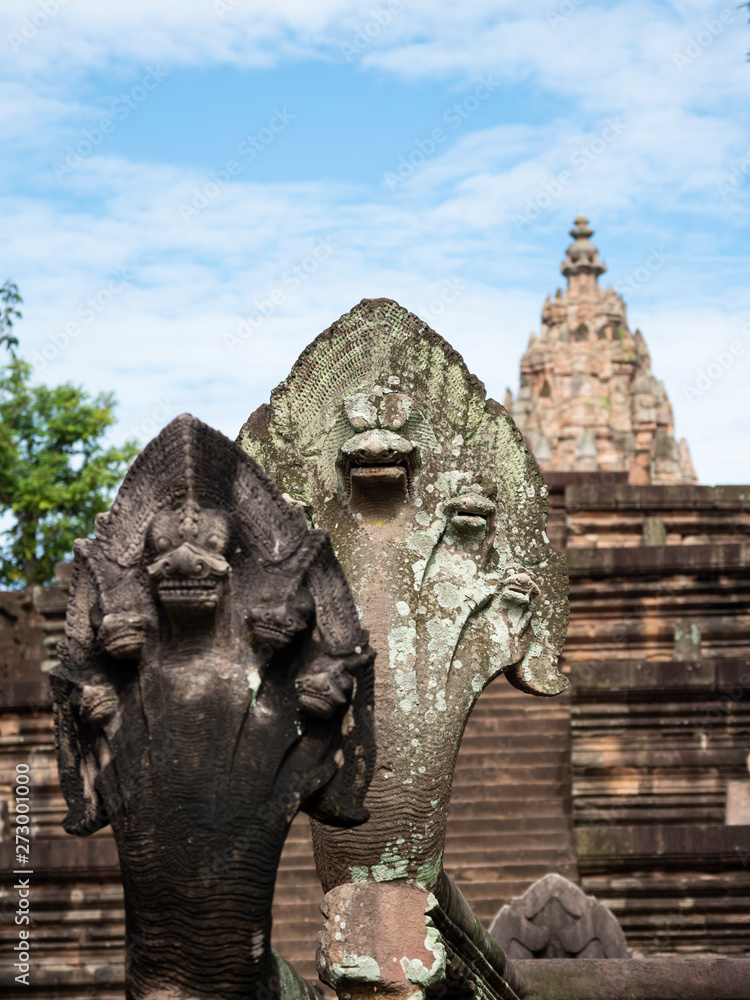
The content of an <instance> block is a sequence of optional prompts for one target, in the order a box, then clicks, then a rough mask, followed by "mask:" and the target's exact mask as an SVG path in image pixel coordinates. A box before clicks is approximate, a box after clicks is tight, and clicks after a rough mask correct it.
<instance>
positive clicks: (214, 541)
mask: <svg viewBox="0 0 750 1000" xmlns="http://www.w3.org/2000/svg"><path fill="white" fill-rule="evenodd" d="M206 544H207V545H208V547H209V549H213V551H214V552H218V551H219V550H220V549H221V539H220V538H219V536H218V535H209V537H208V541H207V542H206Z"/></svg>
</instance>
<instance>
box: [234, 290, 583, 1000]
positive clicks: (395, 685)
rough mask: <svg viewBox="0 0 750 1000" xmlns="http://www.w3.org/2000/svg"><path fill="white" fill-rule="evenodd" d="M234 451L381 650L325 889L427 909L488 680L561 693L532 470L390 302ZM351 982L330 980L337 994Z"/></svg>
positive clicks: (322, 351) (562, 597)
mask: <svg viewBox="0 0 750 1000" xmlns="http://www.w3.org/2000/svg"><path fill="white" fill-rule="evenodd" d="M239 442H240V444H241V445H242V446H243V447H244V448H245V449H246V450H247V451H248V452H249V453H250V454H251V455H252V456H253V457H254V458H256V459H257V460H258V461H259V462H261V463H262V464H263V465H264V466H265V467H266V468H268V469H269V470H271V473H272V475H273V476H274V477H275V479H276V480H277V482H278V483H279V485H280V486H281V488H282V489H284V490H285V491H287V493H288V494H289V495H290V496H291V497H292V498H293V499H294V500H295V501H296V502H297V503H299V504H300V505H301V506H304V508H305V510H306V512H307V515H308V518H309V520H310V523H311V524H314V525H315V526H319V527H325V528H327V529H328V531H329V532H330V535H331V539H332V541H333V544H334V546H335V548H336V552H337V555H338V557H339V559H340V560H341V563H342V566H343V567H344V570H345V572H346V574H347V578H348V579H349V580H350V582H351V585H352V590H353V593H354V598H355V600H356V602H357V606H358V608H359V609H360V612H361V616H362V621H363V624H364V625H366V626H367V628H368V629H369V630H370V634H371V638H372V642H373V645H374V646H375V648H376V649H378V650H380V651H381V655H380V657H379V659H378V661H377V665H376V676H375V693H376V698H375V723H376V742H377V749H378V764H377V771H376V774H375V777H374V779H373V782H372V785H371V787H370V790H369V792H368V796H367V805H368V808H369V809H370V813H371V818H370V820H369V822H368V823H367V825H366V826H365V827H363V828H361V829H360V830H351V831H345V832H342V833H337V834H335V835H334V834H333V832H332V831H330V830H329V829H328V828H327V827H326V826H325V825H322V824H317V825H314V831H313V832H314V841H315V848H316V861H317V864H318V872H319V874H320V877H321V880H322V882H323V886H324V888H325V889H326V890H333V889H334V888H335V887H337V886H338V887H342V886H345V885H346V884H359V883H368V884H369V883H371V882H375V883H385V882H388V883H392V882H395V881H400V880H402V881H404V882H405V883H409V884H411V885H416V886H421V887H423V889H424V890H434V891H436V892H438V890H440V889H441V886H442V885H443V883H444V876H443V873H442V865H441V860H442V852H443V846H444V843H445V824H446V812H447V807H448V802H449V798H450V790H451V784H452V779H453V768H454V764H455V759H456V755H457V752H458V747H459V744H460V741H461V736H462V734H463V730H464V726H465V724H466V720H467V718H468V716H469V713H470V712H471V709H472V706H473V705H474V702H475V700H476V698H477V697H478V696H479V694H480V693H481V691H482V690H483V689H484V687H485V686H486V685H487V684H488V683H489V682H490V681H491V680H492V679H493V678H494V677H496V676H497V675H498V674H500V673H504V674H505V676H506V677H507V678H508V680H509V681H510V682H511V683H512V684H514V685H515V686H517V687H520V688H522V689H523V690H525V691H527V692H529V693H531V694H537V695H554V694H557V693H559V692H561V691H562V690H564V689H565V688H566V687H567V681H566V679H565V678H564V677H563V675H562V674H561V673H560V672H559V671H558V669H557V658H558V655H559V652H560V649H561V647H562V643H563V640H564V637H565V630H566V624H567V613H568V607H567V589H568V588H567V573H566V570H565V567H564V563H563V562H562V560H561V558H560V557H559V556H558V555H557V554H556V553H555V552H554V551H553V550H552V548H551V547H550V544H549V540H548V538H547V536H546V534H545V526H546V518H547V498H546V494H547V491H546V487H545V486H544V483H543V481H542V478H541V475H540V473H539V470H538V468H537V465H536V463H535V461H534V459H533V457H532V455H531V454H530V452H529V451H528V449H527V448H526V446H525V444H524V442H523V439H522V437H521V434H520V433H519V431H518V430H517V428H516V427H515V425H514V423H513V421H512V419H511V417H510V416H509V415H508V414H507V412H506V411H505V409H504V408H503V407H502V406H500V405H499V404H498V403H496V402H494V400H491V399H487V398H486V395H485V391H484V386H483V385H482V383H481V382H480V381H479V380H478V379H477V378H475V377H474V376H473V375H470V374H469V372H468V370H467V368H466V366H465V364H464V362H463V360H462V358H461V357H460V356H459V355H458V354H457V353H456V352H455V351H454V350H453V349H452V348H451V347H450V345H449V344H447V343H446V342H445V341H444V340H443V339H442V338H441V337H439V336H438V335H437V334H436V333H435V332H434V331H433V330H431V329H430V328H429V327H428V326H427V325H426V324H425V323H423V322H422V321H421V320H419V319H418V318H417V317H416V316H414V315H412V314H411V313H409V312H407V311H406V310H405V309H403V308H402V307H401V306H399V305H398V304H397V303H395V302H391V301H389V300H385V299H379V300H365V301H363V302H362V303H361V304H360V305H359V306H357V307H356V308H355V309H354V310H352V312H351V313H348V314H347V315H345V316H343V317H342V318H341V319H340V320H339V321H338V322H337V323H335V324H334V325H333V326H332V327H331V328H330V329H329V330H326V331H325V332H324V333H322V334H321V335H320V336H319V337H318V338H317V339H316V340H315V341H314V342H313V343H312V344H311V345H310V346H309V347H308V348H306V350H305V351H304V352H303V353H302V355H301V356H300V358H299V360H298V361H297V363H296V364H295V365H294V367H293V369H292V372H291V374H290V375H289V376H288V378H287V379H286V380H285V381H284V382H282V383H281V385H279V386H278V387H277V388H276V389H275V390H274V392H273V393H272V395H271V402H270V405H265V406H262V407H260V409H258V410H257V411H256V412H255V413H253V414H252V416H251V417H250V418H249V420H248V421H247V423H246V424H245V426H244V427H243V428H242V431H241V433H240V437H239ZM368 898H369V897H368ZM419 905H421V906H422V909H424V904H423V902H420V903H419ZM332 912H333V911H332ZM339 916H340V914H339ZM331 919H333V917H331ZM342 919H343V917H342ZM422 923H424V920H422ZM334 937H335V936H332V937H331V938H330V941H329V942H328V943H329V944H331V947H334V946H333V944H332V942H333V940H334ZM341 940H342V942H343V943H342V944H341V946H340V947H341V949H343V951H345V952H346V949H347V948H350V951H349V952H348V954H350V955H353V954H355V953H356V949H354V946H353V942H352V940H351V939H350V938H348V937H347V935H342V939H341ZM326 947H327V946H326ZM326 947H324V948H323V953H324V954H323V965H324V968H326V969H327V970H328V971H327V974H328V976H329V978H331V979H332V981H333V980H334V979H335V978H336V977H335V976H334V975H333V974H332V973H331V969H332V968H333V965H334V964H335V963H334V962H333V961H332V960H327V959H326V957H325V952H326ZM336 947H338V946H336ZM329 958H330V956H329ZM400 958H401V956H399V959H400ZM436 961H437V959H436ZM388 964H389V967H390V964H391V959H390V958H389V959H388ZM397 964H398V963H397ZM407 964H408V963H407ZM438 964H439V963H438ZM399 968H400V967H399ZM381 971H382V970H381ZM397 971H398V970H397ZM355 973H356V970H355V972H353V973H351V975H349V974H344V973H341V977H342V978H340V980H339V983H338V985H339V987H340V989H341V990H343V991H345V992H351V989H350V986H351V985H352V982H353V981H354V980H355V979H356V974H355ZM399 975H401V973H400V971H399ZM439 975H440V973H439V970H438V971H436V972H435V976H439ZM347 976H348V978H347ZM428 978H429V977H428ZM350 980H351V982H350ZM412 985H413V984H412ZM427 985H429V983H428V984H427ZM386 986H387V983H381V987H380V988H386ZM392 986H393V984H391V986H388V987H387V988H388V989H390V988H392ZM422 986H424V984H422ZM422 986H420V987H419V989H422ZM353 988H354V987H352V989H353ZM404 988H405V989H407V990H408V988H409V986H408V984H406V985H405V986H404ZM414 988H415V990H416V989H417V986H415V987H414ZM424 988H425V989H426V988H427V987H426V986H424Z"/></svg>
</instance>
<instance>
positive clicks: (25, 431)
mask: <svg viewBox="0 0 750 1000" xmlns="http://www.w3.org/2000/svg"><path fill="white" fill-rule="evenodd" d="M10 346H12V345H10ZM31 374H32V370H31V365H29V364H28V362H26V361H23V360H21V359H20V358H16V357H12V358H11V359H10V361H9V363H8V364H7V365H6V366H5V367H4V368H3V369H0V513H1V514H5V515H8V514H9V515H11V517H12V519H13V521H14V523H13V525H12V527H11V528H9V529H8V530H7V531H5V532H3V533H2V535H0V538H2V539H4V541H3V542H2V543H0V584H3V585H5V586H11V587H18V586H23V585H26V586H29V585H31V584H35V583H47V582H49V581H51V580H52V579H53V577H54V565H55V563H56V562H59V561H60V560H61V559H65V558H69V557H70V555H71V553H72V551H73V542H74V541H75V539H76V538H83V537H85V536H87V535H90V534H91V533H92V531H93V527H94V520H95V518H96V515H97V514H98V513H99V512H100V511H103V510H106V509H107V508H108V507H109V506H110V503H111V497H112V493H113V491H114V489H115V487H117V486H118V485H119V483H120V481H121V480H122V477H123V475H124V474H125V471H126V470H127V467H128V466H129V465H130V463H131V462H132V461H133V459H134V458H135V456H136V455H137V454H138V450H139V449H138V446H137V444H136V443H135V442H134V441H128V442H127V443H126V444H125V445H123V447H122V448H105V447H104V445H103V443H102V438H103V436H104V434H105V432H106V430H107V428H108V427H111V426H112V424H113V423H114V422H115V418H114V416H113V408H114V405H115V402H114V398H113V396H112V394H111V393H100V394H99V395H98V396H96V397H94V398H92V397H90V396H89V395H88V394H87V393H86V392H84V391H83V389H81V388H79V387H77V386H74V385H71V384H69V383H66V384H65V385H60V386H56V387H54V388H52V387H50V386H46V385H38V386H37V385H31Z"/></svg>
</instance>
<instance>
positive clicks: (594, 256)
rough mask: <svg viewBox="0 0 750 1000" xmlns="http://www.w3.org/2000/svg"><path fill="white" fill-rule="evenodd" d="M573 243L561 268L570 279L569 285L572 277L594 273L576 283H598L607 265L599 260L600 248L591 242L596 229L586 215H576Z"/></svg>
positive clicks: (572, 230)
mask: <svg viewBox="0 0 750 1000" xmlns="http://www.w3.org/2000/svg"><path fill="white" fill-rule="evenodd" d="M570 235H571V236H572V237H573V243H571V244H570V246H569V247H568V249H567V251H566V255H565V260H564V261H563V263H562V265H561V267H560V270H561V271H562V273H563V274H564V275H565V277H566V278H567V279H568V284H569V286H570V285H571V284H573V283H572V282H571V278H575V277H576V276H577V275H592V276H593V280H592V279H591V278H584V279H580V280H579V281H578V282H576V284H580V285H583V284H586V285H590V284H596V282H597V280H598V278H599V275H600V274H604V272H605V271H606V270H607V265H606V264H605V262H604V261H601V263H600V261H599V250H598V248H597V247H596V246H594V244H593V243H592V242H591V237H592V236H593V235H594V230H593V229H592V228H591V226H590V225H589V220H588V219H587V218H586V216H585V215H578V216H576V220H575V224H574V226H573V228H572V229H571V230H570Z"/></svg>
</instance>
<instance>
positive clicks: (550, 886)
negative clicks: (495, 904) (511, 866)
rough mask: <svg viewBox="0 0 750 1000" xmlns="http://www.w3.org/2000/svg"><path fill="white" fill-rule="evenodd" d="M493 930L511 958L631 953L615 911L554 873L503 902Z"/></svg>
mask: <svg viewBox="0 0 750 1000" xmlns="http://www.w3.org/2000/svg"><path fill="white" fill-rule="evenodd" d="M490 933H491V934H492V936H493V937H494V938H495V940H496V941H497V942H498V943H499V944H500V945H501V946H502V947H503V949H504V950H505V951H506V953H507V954H508V957H509V958H628V957H629V954H630V953H629V951H628V945H627V942H626V940H625V935H624V934H623V932H622V928H621V927H620V924H619V922H618V920H617V917H616V916H615V915H614V913H612V911H611V910H610V909H608V908H607V907H606V906H605V905H604V903H600V902H599V901H598V900H597V899H596V897H595V896H587V895H586V893H585V892H584V891H583V889H580V888H579V887H578V886H577V885H576V884H575V883H574V882H571V881H570V880H569V879H567V878H564V877H563V876H562V875H558V874H557V873H556V872H550V873H549V874H548V875H545V876H544V877H543V878H540V879H539V880H538V881H537V882H534V884H533V885H532V886H531V887H530V888H529V889H527V890H526V892H525V893H524V894H523V896H518V897H516V898H515V899H513V900H512V901H511V903H510V904H509V905H507V906H504V907H503V908H502V909H501V910H500V912H499V913H498V915H497V916H496V917H495V919H494V921H493V922H492V926H491V927H490Z"/></svg>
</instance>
